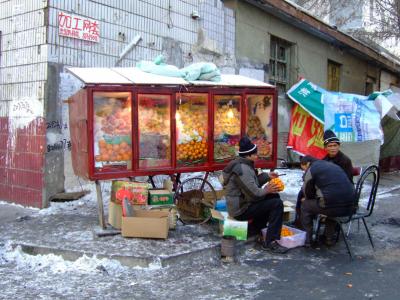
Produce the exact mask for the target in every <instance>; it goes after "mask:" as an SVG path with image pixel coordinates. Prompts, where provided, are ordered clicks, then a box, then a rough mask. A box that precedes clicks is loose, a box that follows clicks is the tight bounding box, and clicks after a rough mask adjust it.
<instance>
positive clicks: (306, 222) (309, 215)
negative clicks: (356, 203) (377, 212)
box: [301, 199, 352, 243]
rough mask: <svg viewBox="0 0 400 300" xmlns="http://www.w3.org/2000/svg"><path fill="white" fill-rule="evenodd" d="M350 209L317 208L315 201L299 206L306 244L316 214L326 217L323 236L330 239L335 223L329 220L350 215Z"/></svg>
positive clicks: (309, 239) (308, 240) (308, 241)
mask: <svg viewBox="0 0 400 300" xmlns="http://www.w3.org/2000/svg"><path fill="white" fill-rule="evenodd" d="M351 212H352V209H351V208H350V207H335V208H329V209H324V208H321V207H319V205H318V203H317V200H316V199H306V200H304V201H303V202H302V204H301V223H302V225H303V228H304V230H305V232H306V233H307V236H306V242H307V243H310V242H311V238H312V233H313V225H314V218H315V217H316V216H317V215H318V214H323V215H326V216H327V217H328V218H327V219H326V221H325V235H326V237H327V238H330V237H332V235H333V234H334V233H335V225H336V222H335V221H334V220H332V219H329V217H330V218H335V217H343V216H348V215H349V214H351Z"/></svg>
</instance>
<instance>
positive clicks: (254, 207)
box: [235, 194, 283, 244]
mask: <svg viewBox="0 0 400 300" xmlns="http://www.w3.org/2000/svg"><path fill="white" fill-rule="evenodd" d="M235 219H236V220H239V221H245V220H253V222H252V223H251V225H252V226H253V228H255V229H256V230H257V231H258V232H260V231H261V229H263V228H265V227H266V226H267V223H268V231H267V237H266V241H265V242H266V243H267V244H269V243H270V242H272V241H275V240H279V239H280V238H281V229H282V221H283V203H282V200H281V199H280V198H279V195H278V194H271V195H267V196H266V197H265V198H264V199H263V200H261V201H258V202H254V203H252V204H251V205H250V206H249V208H248V209H247V210H246V211H245V212H244V213H243V214H241V215H239V216H237V217H235Z"/></svg>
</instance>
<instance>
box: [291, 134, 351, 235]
mask: <svg viewBox="0 0 400 300" xmlns="http://www.w3.org/2000/svg"><path fill="white" fill-rule="evenodd" d="M324 148H325V150H326V153H327V154H326V155H325V157H324V158H323V159H322V160H325V161H329V162H332V163H334V164H335V165H338V166H339V167H341V168H342V169H343V171H344V172H345V173H346V175H347V177H348V178H349V180H350V181H351V182H352V183H353V165H352V163H351V160H350V158H348V157H347V156H346V155H345V154H344V153H343V152H341V151H340V140H339V138H338V137H337V136H336V134H335V133H334V132H333V131H332V130H330V129H328V130H326V131H325V132H324ZM303 199H304V194H303V192H302V191H300V192H299V194H298V196H297V203H296V216H295V221H294V224H295V226H296V227H298V228H299V229H304V228H303V224H302V222H301V204H302V200H303Z"/></svg>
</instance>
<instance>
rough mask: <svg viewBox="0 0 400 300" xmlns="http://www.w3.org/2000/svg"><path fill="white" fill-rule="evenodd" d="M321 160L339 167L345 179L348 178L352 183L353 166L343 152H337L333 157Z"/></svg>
mask: <svg viewBox="0 0 400 300" xmlns="http://www.w3.org/2000/svg"><path fill="white" fill-rule="evenodd" d="M323 160H326V161H330V162H332V163H334V164H335V165H338V166H339V167H341V168H342V169H343V171H344V172H345V173H346V175H347V177H349V179H350V181H351V182H353V165H352V163H351V160H350V158H348V157H347V156H346V155H345V154H344V153H343V152H341V151H339V152H338V153H337V154H336V155H335V157H329V155H326V156H325V157H324V158H323Z"/></svg>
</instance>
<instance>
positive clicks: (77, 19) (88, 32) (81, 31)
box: [58, 11, 100, 43]
mask: <svg viewBox="0 0 400 300" xmlns="http://www.w3.org/2000/svg"><path fill="white" fill-rule="evenodd" d="M58 34H59V35H61V36H65V37H71V38H75V39H81V40H85V41H90V42H96V43H98V42H99V41H100V24H99V22H98V21H96V20H92V19H89V18H86V17H82V16H77V15H70V14H67V13H65V12H61V11H60V12H59V13H58Z"/></svg>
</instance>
